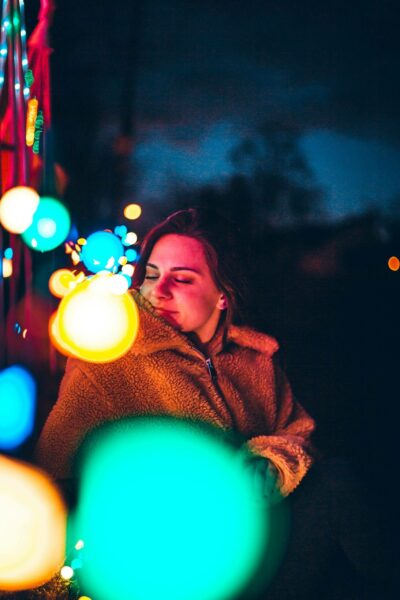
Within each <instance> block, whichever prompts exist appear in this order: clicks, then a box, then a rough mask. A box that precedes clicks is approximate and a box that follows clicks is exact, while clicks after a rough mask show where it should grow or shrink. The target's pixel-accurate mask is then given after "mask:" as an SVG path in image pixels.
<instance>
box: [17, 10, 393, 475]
mask: <svg viewBox="0 0 400 600" xmlns="http://www.w3.org/2000/svg"><path fill="white" fill-rule="evenodd" d="M37 6H38V3H37V2H36V3H35V2H32V3H27V7H26V9H27V21H28V31H29V30H31V29H32V27H33V26H34V24H35V22H36V16H37ZM398 24H399V18H398V16H397V11H396V3H395V2H388V1H383V2H375V1H372V0H369V1H367V2H364V3H362V4H361V3H359V2H341V1H338V0H336V1H331V0H328V1H327V2H324V3H320V2H317V1H314V0H307V1H305V2H301V3H298V2H294V1H290V0H282V1H280V2H274V1H262V2H261V1H254V0H253V1H250V2H240V1H235V0H230V1H229V2H218V3H215V2H204V1H203V2H197V1H193V2H190V3H187V2H183V1H179V0H171V1H164V2H162V1H153V2H134V1H124V0H114V2H113V3H112V5H110V3H109V2H105V1H96V2H95V1H93V0H91V1H88V2H85V3H80V2H78V1H77V0H69V1H66V0H64V1H63V0H59V1H58V2H57V9H56V12H55V15H54V23H53V27H52V30H51V37H50V42H51V46H52V47H53V49H54V52H53V55H52V59H51V68H52V104H53V124H52V132H53V137H54V146H55V150H54V161H56V162H57V163H58V164H60V165H61V166H62V168H63V169H64V171H65V173H66V176H67V178H68V185H67V187H66V191H65V194H64V200H65V202H66V204H67V205H68V207H69V209H70V211H71V215H72V218H73V220H74V223H75V226H76V229H77V231H78V232H79V234H80V235H88V234H89V233H91V232H92V231H94V230H96V229H98V228H106V227H108V228H111V229H112V228H113V227H114V226H115V225H117V224H120V223H127V224H128V225H130V226H132V224H130V223H129V222H127V221H126V220H124V218H123V214H122V209H123V206H124V205H125V204H127V202H132V201H135V202H139V203H140V204H141V205H142V208H143V215H142V217H141V218H140V219H139V220H138V221H137V222H133V225H134V226H135V231H136V232H137V233H138V234H139V238H140V236H141V235H143V234H144V232H145V231H146V230H147V229H148V227H149V226H150V225H153V224H154V223H156V222H157V221H158V220H160V218H163V217H165V216H166V215H167V214H169V213H170V212H171V211H172V210H174V209H175V208H178V207H184V206H191V205H198V204H200V205H201V204H209V205H212V206H214V207H217V208H218V209H219V210H221V211H222V212H224V213H225V214H227V216H228V217H230V218H232V219H233V220H234V221H236V222H237V223H238V224H239V226H240V228H241V237H240V239H239V243H240V244H241V245H242V247H243V250H244V251H245V250H248V249H249V248H250V259H251V260H250V264H251V266H250V269H249V281H250V285H249V292H250V294H249V295H250V304H249V311H248V312H249V315H250V319H249V320H250V322H251V323H252V324H253V325H255V326H257V327H259V328H260V329H262V330H264V331H267V332H269V333H271V334H272V335H274V336H276V337H277V338H278V340H279V341H280V343H281V347H282V355H283V356H282V358H283V362H284V364H285V366H286V370H287V373H288V375H289V377H290V380H291V382H292V385H293V387H294V390H295V392H296V395H297V396H298V398H299V399H300V400H301V402H302V403H303V404H304V405H305V407H306V408H307V409H308V410H309V411H310V412H311V413H312V414H313V415H314V416H315V418H316V419H317V421H318V423H319V429H318V433H317V435H316V442H317V445H318V446H319V447H320V448H321V449H322V450H323V451H324V452H326V453H327V454H328V455H348V456H351V457H354V458H355V459H357V460H360V461H361V462H362V464H364V465H365V466H366V468H367V469H368V468H369V466H370V465H373V466H374V467H376V469H377V470H378V472H381V471H382V473H385V477H387V476H388V474H389V473H391V469H392V467H393V465H394V464H395V463H394V461H395V457H397V452H396V448H395V439H396V437H397V436H396V425H395V424H396V423H397V421H396V417H397V399H398V392H397V385H396V383H397V368H396V367H397V364H398V359H397V352H396V350H397V343H396V342H397V308H398V306H399V304H398V300H399V281H400V274H399V273H398V272H392V271H390V270H389V269H388V266H387V260H388V258H389V257H390V256H391V255H396V253H397V254H398V253H399V204H398V194H399V192H400V181H399V180H398V179H397V177H398V162H397V158H398V157H399V156H400V154H399V147H400V118H399V110H398V106H399V101H400V97H399V96H400V91H399V84H398V72H399V69H398V67H399V56H400V54H399V52H398V50H399V47H398V46H399V40H398V35H397V26H398ZM325 155H326V156H327V157H328V158H327V159H326V165H325V166H326V170H325V171H324V168H323V167H322V166H321V159H322V158H323V157H324V156H325ZM329 158H330V159H331V160H330V161H329V160H328V159H329ZM339 159H340V160H339ZM365 181H367V183H365ZM374 186H375V187H374ZM68 260H69V258H68V257H67V256H65V255H64V253H63V249H62V248H61V249H59V250H57V251H55V252H53V253H52V256H51V257H49V256H43V255H42V256H36V257H35V272H34V281H35V290H36V292H37V294H38V295H39V296H40V297H41V299H42V303H44V304H45V308H44V309H43V312H44V315H45V313H46V307H48V306H49V305H52V306H54V301H52V300H51V299H49V298H48V292H47V279H48V276H49V274H50V273H51V271H52V270H53V269H54V267H55V266H64V265H68ZM43 298H44V299H45V300H43ZM46 302H47V304H46ZM43 318H45V317H43ZM18 342H19V344H20V346H21V342H20V340H18ZM41 344H42V346H44V345H45V340H44V339H42V340H41ZM46 352H50V354H51V352H52V351H51V350H50V351H45V352H44V354H45V358H46V360H45V362H43V366H42V367H40V365H36V368H37V369H39V370H40V371H42V370H43V372H44V374H46V369H47V365H48V355H47V354H46ZM53 358H54V357H53ZM36 362H37V361H36ZM53 363H54V360H53ZM63 363H64V360H63V359H62V357H59V356H58V357H57V358H56V364H57V367H56V368H54V364H53V372H52V375H51V377H50V379H49V378H48V377H47V376H46V383H45V384H41V387H42V388H43V391H42V398H43V399H42V402H41V411H40V415H39V423H38V429H39V428H40V425H41V422H42V420H43V419H44V417H45V415H46V413H47V411H48V410H49V408H50V406H51V404H52V403H53V402H54V401H55V398H56V393H57V385H58V379H59V377H60V376H61V373H62V367H63ZM54 369H55V370H54ZM44 376H45V375H42V376H41V377H42V379H43V378H44ZM50 380H51V382H50Z"/></svg>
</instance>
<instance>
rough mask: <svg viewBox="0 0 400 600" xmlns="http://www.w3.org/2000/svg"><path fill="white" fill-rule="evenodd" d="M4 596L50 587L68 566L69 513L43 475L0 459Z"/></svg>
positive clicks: (0, 587)
mask: <svg viewBox="0 0 400 600" xmlns="http://www.w3.org/2000/svg"><path fill="white" fill-rule="evenodd" d="M0 531H1V536H0V590H5V591H19V590H26V589H30V588H34V587H38V586H40V585H43V584H44V583H46V582H47V581H48V580H49V579H51V578H52V577H53V575H54V574H55V573H56V572H57V571H58V570H59V568H60V566H61V565H62V563H63V561H64V554H65V535H66V508H65V505H64V502H63V500H62V498H61V495H60V493H59V491H58V490H57V488H56V487H55V486H54V484H53V483H52V482H51V481H50V479H49V478H47V476H46V475H45V474H44V473H42V472H41V471H39V470H38V469H36V468H34V467H32V466H30V465H27V464H24V463H21V462H19V461H16V460H14V459H10V458H6V457H4V456H0Z"/></svg>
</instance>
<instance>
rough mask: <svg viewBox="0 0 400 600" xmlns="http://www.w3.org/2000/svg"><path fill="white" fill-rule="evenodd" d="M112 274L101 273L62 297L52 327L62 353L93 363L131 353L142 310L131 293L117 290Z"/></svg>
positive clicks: (55, 341)
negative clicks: (130, 349)
mask: <svg viewBox="0 0 400 600" xmlns="http://www.w3.org/2000/svg"><path fill="white" fill-rule="evenodd" d="M113 277H114V275H112V274H111V273H104V272H103V273H98V274H97V275H95V276H93V277H89V278H87V279H85V280H84V281H83V282H81V283H79V284H78V285H76V287H75V288H74V289H73V290H72V291H71V292H70V293H69V294H67V295H66V296H65V297H64V298H63V299H62V300H61V302H60V305H59V307H58V310H57V311H56V313H55V315H53V316H52V318H51V319H50V326H49V331H50V337H51V340H52V342H53V344H54V345H55V346H56V348H57V349H58V350H59V351H60V352H62V353H63V354H66V355H70V356H76V357H78V358H81V359H83V360H88V361H90V362H110V361H113V360H116V359H117V358H119V357H120V356H123V355H124V354H125V353H126V352H128V350H129V348H130V347H131V345H132V344H133V342H134V340H135V338H136V334H137V330H138V326H139V313H138V309H137V306H136V304H135V302H134V300H133V298H132V296H131V295H130V294H129V293H127V292H125V293H120V292H121V290H119V292H118V293H115V290H114V289H113ZM124 285H125V283H124Z"/></svg>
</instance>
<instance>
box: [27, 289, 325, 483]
mask: <svg viewBox="0 0 400 600" xmlns="http://www.w3.org/2000/svg"><path fill="white" fill-rule="evenodd" d="M133 297H134V299H135V301H136V303H137V304H138V306H139V315H140V325H139V331H138V334H137V338H136V340H135V342H134V344H133V345H132V347H131V349H130V350H129V352H128V353H127V354H125V355H124V356H122V357H121V358H119V359H117V360H116V361H114V362H111V363H103V364H99V363H89V362H84V361H82V360H78V359H75V358H70V359H68V361H67V367H66V371H65V375H64V377H63V379H62V382H61V386H60V391H59V396H58V400H57V402H56V404H55V405H54V407H53V409H52V410H51V412H50V414H49V416H48V419H47V421H46V423H45V426H44V428H43V430H42V433H41V435H40V439H39V442H38V446H37V460H38V462H39V464H40V465H41V466H42V467H43V468H44V469H46V470H47V471H48V472H49V473H50V474H51V475H53V477H54V478H56V479H66V478H68V477H70V476H71V462H72V458H73V456H74V453H75V451H76V450H77V448H78V446H79V444H80V442H81V441H82V439H83V437H84V436H85V434H86V433H87V432H88V431H90V430H91V429H93V428H94V427H95V426H97V425H100V424H102V423H104V422H106V421H109V420H115V419H119V418H121V417H126V416H129V415H130V416H132V415H153V414H154V415H156V414H157V415H160V414H164V415H165V414H167V415H173V416H176V417H182V418H188V419H194V420H202V421H205V422H208V423H211V424H214V425H216V426H218V427H221V428H223V429H225V430H232V431H235V432H237V433H240V434H242V435H243V437H244V439H245V440H247V441H246V443H247V446H248V449H249V450H250V452H251V453H252V454H255V455H259V456H262V457H265V458H267V459H269V460H270V461H272V463H273V465H274V466H275V467H276V469H277V470H278V474H279V486H280V491H281V493H282V494H283V495H287V494H289V493H290V492H291V491H293V490H294V488H295V487H296V486H297V485H298V484H299V483H300V481H301V479H302V478H303V477H304V475H305V474H306V472H307V470H308V469H309V467H310V466H311V464H312V451H311V444H310V442H309V439H310V435H311V433H312V431H313V430H314V427H315V424H314V421H313V419H312V418H311V417H310V416H309V415H308V414H307V413H306V411H305V410H304V408H303V407H302V406H301V405H300V404H299V403H298V402H297V401H296V400H295V399H294V398H293V395H292V391H291V388H290V385H289V383H288V381H287V379H286V377H285V375H284V373H283V372H282V371H281V370H280V368H279V367H278V366H277V364H276V362H275V360H274V354H275V353H276V351H277V350H278V343H277V342H276V340H275V339H273V338H272V337H270V336H268V335H266V334H264V333H260V332H257V331H255V330H253V329H251V328H249V327H243V326H240V327H239V326H230V327H229V328H228V329H227V330H226V331H225V332H224V334H222V332H221V331H220V330H219V331H218V332H217V334H216V335H215V336H214V338H213V339H212V340H211V342H210V343H209V344H208V346H207V354H208V356H205V355H204V354H203V353H202V352H201V351H200V350H199V349H198V348H197V347H196V346H195V345H194V344H193V343H192V342H191V341H190V340H189V338H188V337H187V336H185V335H184V334H183V333H181V332H179V331H177V330H176V329H174V328H173V327H172V326H171V325H170V324H168V323H167V322H165V321H164V320H163V319H162V318H160V317H159V316H157V315H156V314H155V313H154V311H153V309H152V307H151V305H150V303H149V302H147V300H145V299H144V298H143V297H142V296H141V295H140V294H139V293H137V292H134V293H133Z"/></svg>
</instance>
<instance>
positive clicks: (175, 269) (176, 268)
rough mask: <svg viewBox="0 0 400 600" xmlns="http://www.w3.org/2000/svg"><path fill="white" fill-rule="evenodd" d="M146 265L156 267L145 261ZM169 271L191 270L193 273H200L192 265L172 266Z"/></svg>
mask: <svg viewBox="0 0 400 600" xmlns="http://www.w3.org/2000/svg"><path fill="white" fill-rule="evenodd" d="M146 266H147V267H151V268H152V269H157V271H158V267H157V265H153V264H152V263H147V265H146ZM171 271H192V272H193V273H198V274H199V275H200V271H199V270H198V269H193V268H192V267H172V269H171Z"/></svg>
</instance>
